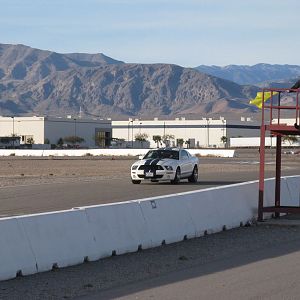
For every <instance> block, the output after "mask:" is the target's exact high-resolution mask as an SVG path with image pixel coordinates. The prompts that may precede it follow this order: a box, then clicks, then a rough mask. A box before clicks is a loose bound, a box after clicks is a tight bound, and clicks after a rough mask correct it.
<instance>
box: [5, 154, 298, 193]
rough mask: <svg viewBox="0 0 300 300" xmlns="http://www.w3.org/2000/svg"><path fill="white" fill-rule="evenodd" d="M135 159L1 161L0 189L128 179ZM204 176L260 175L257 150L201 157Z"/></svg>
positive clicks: (286, 164) (269, 160) (271, 159)
mask: <svg viewBox="0 0 300 300" xmlns="http://www.w3.org/2000/svg"><path fill="white" fill-rule="evenodd" d="M135 160H137V158H136V157H95V156H93V157H15V156H9V157H0V187H1V186H2V187H3V186H15V185H24V184H39V183H45V182H74V181H78V180H86V179H89V180H93V179H94V180H98V179H99V178H101V179H109V178H118V177H123V176H128V174H129V170H130V166H131V164H132V163H133V162H134V161H135ZM200 168H201V171H202V172H203V173H206V174H209V173H216V172H218V173H222V172H226V171H228V168H230V171H231V172H256V171H257V174H258V171H259V153H258V150H257V149H250V150H249V149H243V150H237V151H236V156H235V157H234V158H213V157H201V158H200ZM291 169H294V170H295V169H298V170H299V172H300V154H294V155H293V154H282V170H283V173H284V171H285V170H291ZM265 170H266V172H269V173H271V172H273V171H274V170H275V150H274V149H273V150H271V151H270V150H268V151H267V152H266V165H265Z"/></svg>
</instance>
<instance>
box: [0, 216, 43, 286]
mask: <svg viewBox="0 0 300 300" xmlns="http://www.w3.org/2000/svg"><path fill="white" fill-rule="evenodd" d="M37 271H38V269H37V267H36V260H35V257H34V254H33V252H32V249H31V245H30V243H29V241H28V239H27V236H26V234H25V232H24V230H23V228H22V227H21V226H20V224H19V223H18V220H17V219H16V218H4V219H1V221H0V280H6V279H11V278H14V277H16V276H17V275H18V274H20V275H21V274H22V275H29V274H34V273H36V272H37Z"/></svg>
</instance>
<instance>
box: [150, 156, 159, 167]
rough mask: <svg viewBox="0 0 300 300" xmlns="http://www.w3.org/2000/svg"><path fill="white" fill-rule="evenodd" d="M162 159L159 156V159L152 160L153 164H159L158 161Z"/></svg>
mask: <svg viewBox="0 0 300 300" xmlns="http://www.w3.org/2000/svg"><path fill="white" fill-rule="evenodd" d="M159 161H160V159H159V158H157V159H154V160H153V161H152V162H151V166H155V165H157V163H158V162H159Z"/></svg>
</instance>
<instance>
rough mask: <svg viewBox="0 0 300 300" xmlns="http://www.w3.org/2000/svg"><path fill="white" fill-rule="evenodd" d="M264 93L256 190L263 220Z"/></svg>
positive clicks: (263, 97)
mask: <svg viewBox="0 0 300 300" xmlns="http://www.w3.org/2000/svg"><path fill="white" fill-rule="evenodd" d="M264 100H265V93H264V90H263V96H262V115H261V127H260V148H259V154H260V164H259V191H258V221H260V222H262V221H263V207H264V177H265V137H266V126H265V118H264V109H265V105H264V103H265V101H264Z"/></svg>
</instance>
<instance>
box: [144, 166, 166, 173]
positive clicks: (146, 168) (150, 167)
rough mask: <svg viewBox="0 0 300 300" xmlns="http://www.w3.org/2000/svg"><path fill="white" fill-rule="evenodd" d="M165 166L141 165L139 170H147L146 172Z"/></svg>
mask: <svg viewBox="0 0 300 300" xmlns="http://www.w3.org/2000/svg"><path fill="white" fill-rule="evenodd" d="M163 169H164V168H163V167H162V166H160V165H142V166H140V167H139V170H145V171H146V172H149V171H152V172H153V171H156V170H163Z"/></svg>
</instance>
